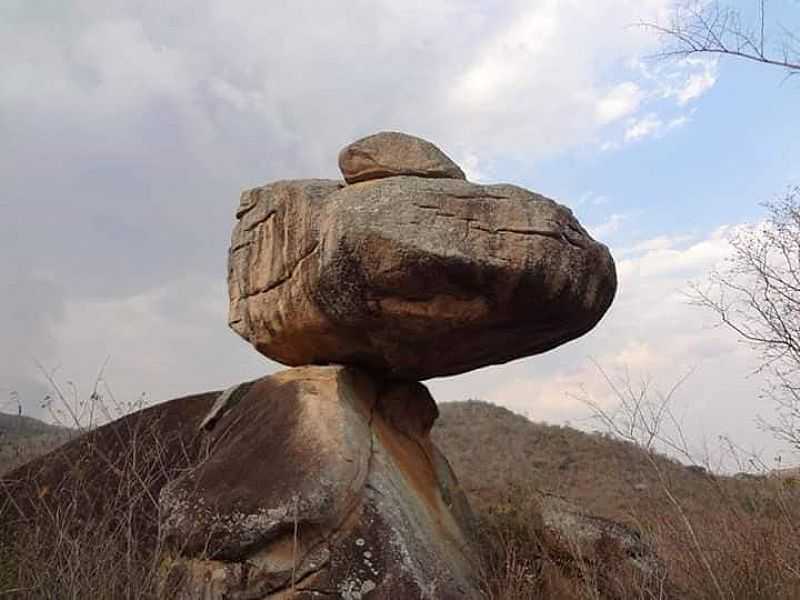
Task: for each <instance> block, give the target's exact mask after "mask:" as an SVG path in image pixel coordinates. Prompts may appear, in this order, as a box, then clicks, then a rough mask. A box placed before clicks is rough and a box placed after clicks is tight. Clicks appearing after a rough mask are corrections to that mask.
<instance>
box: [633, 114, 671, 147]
mask: <svg viewBox="0 0 800 600" xmlns="http://www.w3.org/2000/svg"><path fill="white" fill-rule="evenodd" d="M663 125H664V124H663V123H662V122H661V120H660V119H659V118H658V117H656V115H654V114H649V115H645V116H644V117H642V118H641V119H635V120H633V121H632V122H631V124H630V125H629V126H628V128H627V129H626V130H625V141H626V142H635V141H638V140H641V139H642V138H646V137H649V136H651V135H654V134H655V133H656V132H658V131H660V130H661V128H662V127H663Z"/></svg>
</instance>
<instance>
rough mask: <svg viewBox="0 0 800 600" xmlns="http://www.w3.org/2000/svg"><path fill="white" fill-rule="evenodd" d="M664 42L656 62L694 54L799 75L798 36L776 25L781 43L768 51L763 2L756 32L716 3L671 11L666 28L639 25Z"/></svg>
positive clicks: (693, 4)
mask: <svg viewBox="0 0 800 600" xmlns="http://www.w3.org/2000/svg"><path fill="white" fill-rule="evenodd" d="M640 25H641V26H642V27H644V28H645V29H649V30H651V31H654V32H656V33H657V34H658V35H659V36H661V37H662V38H663V39H664V41H665V44H666V46H665V48H664V50H662V51H661V52H659V53H658V54H656V57H658V58H669V57H676V56H677V57H687V56H692V55H694V54H715V55H724V56H732V57H736V58H741V59H745V60H749V61H754V62H758V63H761V64H765V65H771V66H777V67H782V68H784V69H786V71H787V74H788V75H789V76H791V75H796V74H797V73H800V52H799V51H798V34H797V33H796V32H793V31H791V30H789V29H788V28H786V27H784V26H782V25H780V24H779V25H778V26H777V27H778V28H779V29H780V30H781V32H782V38H783V41H782V43H781V44H780V47H779V49H777V50H772V51H771V50H770V48H769V45H768V42H767V38H768V27H769V25H768V19H767V0H759V4H758V23H757V28H758V31H757V32H753V31H751V30H750V29H749V28H748V27H746V26H745V25H743V24H742V19H741V16H740V13H739V12H738V11H736V10H734V9H732V8H729V7H727V6H724V5H722V4H720V3H719V2H711V3H707V2H699V1H697V0H693V1H691V2H688V3H686V4H682V5H679V6H678V7H677V8H675V10H674V12H673V14H672V17H671V19H670V22H669V24H666V25H665V24H660V23H653V22H647V21H645V22H642V23H640Z"/></svg>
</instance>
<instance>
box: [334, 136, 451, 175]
mask: <svg viewBox="0 0 800 600" xmlns="http://www.w3.org/2000/svg"><path fill="white" fill-rule="evenodd" d="M339 169H341V171H342V175H344V179H345V181H347V183H357V182H359V181H368V180H370V179H381V178H384V177H393V176H396V175H414V176H417V177H433V178H438V177H444V178H447V179H466V177H464V172H463V171H462V170H461V169H460V168H459V166H458V165H457V164H456V163H454V162H453V161H452V160H450V159H449V158H448V157H447V155H445V153H444V152H442V151H441V150H439V148H437V147H436V146H434V145H433V144H431V143H430V142H428V141H426V140H423V139H421V138H418V137H414V136H412V135H407V134H405V133H398V132H395V131H384V132H381V133H376V134H375V135H371V136H369V137H365V138H363V139H360V140H358V141H356V142H353V143H352V144H350V145H349V146H346V147H345V148H344V149H343V150H342V151H341V152H340V153H339Z"/></svg>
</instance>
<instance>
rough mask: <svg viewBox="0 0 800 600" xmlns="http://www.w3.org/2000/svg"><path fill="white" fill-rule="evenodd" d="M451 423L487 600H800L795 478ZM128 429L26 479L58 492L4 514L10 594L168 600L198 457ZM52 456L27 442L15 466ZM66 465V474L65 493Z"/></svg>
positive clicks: (481, 422) (158, 432)
mask: <svg viewBox="0 0 800 600" xmlns="http://www.w3.org/2000/svg"><path fill="white" fill-rule="evenodd" d="M184 410H185V409H184ZM201 412H202V410H200V409H198V413H201ZM441 412H442V416H441V419H440V422H439V424H438V425H437V426H436V428H435V431H434V438H435V440H436V442H437V444H438V445H439V446H440V447H441V448H442V450H443V451H444V452H445V454H446V455H447V456H448V458H449V459H450V461H451V463H452V464H453V467H454V469H455V471H456V473H457V474H458V475H459V477H460V479H461V481H462V483H463V485H464V487H465V489H466V490H467V493H468V495H469V497H470V500H471V501H472V503H473V505H474V507H475V508H476V512H477V514H478V519H479V521H480V539H481V549H482V553H483V557H484V566H483V571H482V573H481V581H482V588H483V591H484V594H485V596H486V598H487V599H492V600H522V599H548V600H584V599H585V600H627V599H629V598H631V599H642V600H654V599H668V598H682V599H683V598H687V599H690V600H694V599H697V600H705V599H709V600H711V599H714V600H722V599H726V600H760V599H765V600H766V599H770V600H784V599H785V600H789V599H796V598H799V597H800V536H799V535H798V531H797V528H798V525H800V502H798V500H800V493H798V486H797V485H796V484H795V480H794V479H791V478H789V479H783V480H779V479H767V478H750V479H737V478H730V477H720V476H713V475H710V474H708V473H705V472H703V471H702V470H701V469H697V468H687V467H685V466H683V465H681V464H679V463H678V462H676V461H673V460H670V459H667V458H664V457H661V456H658V455H654V454H653V453H652V452H648V451H646V450H644V449H642V448H640V447H637V446H636V445H635V444H632V443H629V442H621V441H619V440H615V439H612V438H610V437H609V436H603V435H593V434H586V433H582V432H579V431H576V430H573V429H570V428H566V427H554V426H548V425H543V424H536V423H532V422H530V421H529V420H527V419H525V418H523V417H520V416H518V415H514V414H513V413H510V412H508V411H506V410H505V409H502V408H498V407H494V406H491V405H487V404H483V403H476V402H468V403H459V404H455V405H443V406H442V407H441ZM143 414H144V415H145V417H146V414H147V412H146V411H145V413H143ZM124 423H125V426H124V427H125V428H124V429H120V428H119V427H117V428H116V429H114V428H108V427H105V428H101V429H100V430H97V432H96V433H97V434H100V433H101V432H102V435H101V436H100V437H98V436H97V435H94V437H93V435H88V436H86V437H85V438H83V440H84V442H83V443H82V444H77V445H76V444H74V443H73V444H70V445H68V446H66V447H65V448H66V450H65V449H59V450H56V451H55V452H53V453H51V454H50V455H48V456H47V457H46V460H40V461H39V462H38V463H36V462H35V463H33V464H34V465H35V469H33V470H31V469H28V470H25V469H23V470H22V472H25V473H26V477H29V479H30V481H33V480H34V479H36V478H35V477H33V475H36V474H38V475H39V479H38V481H39V482H44V481H47V482H49V483H48V484H46V485H44V486H41V487H39V488H37V490H38V493H37V494H33V495H32V496H30V497H29V498H30V502H29V503H28V504H27V505H26V506H13V505H12V503H10V502H9V498H10V497H12V495H11V494H9V493H6V494H4V497H5V499H4V500H2V499H0V511H2V512H4V513H5V514H6V517H7V515H8V514H9V512H8V511H15V513H14V514H15V515H16V518H15V521H16V524H17V525H19V524H20V523H26V524H27V526H26V527H24V528H22V529H18V530H17V531H22V534H21V535H15V536H14V537H11V536H9V535H3V537H0V540H2V543H0V596H2V597H6V596H7V597H13V598H31V599H40V598H41V599H44V598H47V599H50V598H52V599H56V598H59V599H61V598H75V599H77V598H109V599H116V598H125V599H133V598H137V599H139V598H156V597H157V592H158V590H157V582H158V580H159V573H160V571H159V569H160V568H161V567H162V565H159V564H158V562H157V557H158V555H159V551H160V548H161V542H162V540H161V539H160V537H159V533H158V506H157V498H158V493H157V491H158V489H160V486H161V485H163V484H164V482H166V481H168V480H169V479H170V478H172V477H174V476H176V474H177V473H179V472H180V471H181V469H183V468H185V467H187V466H188V465H189V464H191V463H192V461H194V460H197V459H198V456H199V454H198V453H199V452H200V449H198V448H196V447H194V446H192V445H191V444H188V445H187V443H186V441H187V439H188V440H191V436H188V437H187V434H186V431H189V430H191V427H193V426H187V427H188V428H187V427H184V429H183V430H182V431H183V433H180V432H178V433H174V435H173V436H172V437H170V432H174V431H175V430H176V429H177V428H179V427H178V426H177V425H176V424H175V423H170V422H164V423H157V424H154V423H153V422H152V421H148V420H147V419H146V418H140V419H130V420H126V421H124ZM180 427H183V425H181V426H180ZM115 439H116V440H117V441H116V442H114V440H115ZM101 447H102V449H103V450H102V452H101V451H100V448H101ZM44 448H46V445H42V446H27V447H26V449H25V450H24V451H20V453H18V454H17V457H18V459H20V460H21V459H22V458H25V457H24V456H23V455H22V454H21V452H32V453H35V452H36V451H37V450H42V449H44ZM98 453H100V454H98ZM98 458H99V459H100V460H102V461H104V464H105V465H106V471H107V476H104V477H102V478H100V479H98V478H97V477H95V476H93V474H91V473H86V472H85V469H84V468H83V466H82V465H85V464H87V461H88V460H91V461H93V462H95V461H97V460H98ZM56 464H58V465H60V466H59V468H63V470H64V473H63V477H62V478H61V479H59V480H58V481H57V482H56V484H55V485H53V484H52V482H53V481H54V480H53V479H52V475H53V472H55V471H57V470H58V469H55V467H52V465H56ZM48 465H50V466H49V467H48ZM474 465H480V466H481V467H480V469H474V468H473V467H474ZM48 469H49V470H48ZM20 472H21V471H20V470H17V471H15V473H20ZM68 480H69V481H73V482H77V483H76V484H74V485H67V484H66V483H65V482H66V481H68ZM17 483H19V482H17ZM9 485H14V482H13V481H12V482H9V481H8V480H6V481H5V482H4V486H5V491H6V492H9V491H10V490H9V489H8V486H9ZM98 486H100V487H101V488H102V490H103V493H100V492H99V491H98ZM540 490H541V491H547V492H555V493H557V494H560V495H562V496H566V497H569V498H571V499H572V500H574V501H575V503H576V504H577V505H580V506H582V507H585V508H586V510H587V512H589V513H594V514H597V515H600V516H603V517H607V518H610V519H613V520H615V521H618V522H621V523H624V524H626V525H627V526H628V527H630V528H632V529H635V530H636V531H638V532H639V533H640V535H641V538H642V540H643V541H644V543H645V544H647V545H648V546H649V547H650V548H652V550H653V551H654V553H655V554H656V555H657V556H658V557H659V558H660V561H661V562H660V565H661V567H663V569H662V568H659V569H654V570H650V571H647V570H642V569H638V568H635V565H633V563H632V561H631V556H630V553H629V552H626V550H625V548H624V547H622V546H621V545H620V544H619V543H618V542H617V541H616V540H615V538H614V537H613V536H601V538H600V539H598V540H596V541H595V542H593V543H592V544H589V545H585V544H583V545H581V544H578V543H575V540H573V539H571V538H570V537H569V536H565V535H564V533H563V531H559V530H558V529H557V528H554V527H553V526H551V525H548V524H547V523H546V522H545V520H544V519H543V517H542V514H543V510H542V508H543V507H542V505H541V503H540V497H541V496H540V495H539V494H538V491H540ZM2 493H3V492H2V491H1V490H0V494H2ZM98 498H100V501H98ZM3 521H4V522H7V521H8V519H7V518H3V519H0V522H3ZM11 590H17V591H16V592H12V591H11Z"/></svg>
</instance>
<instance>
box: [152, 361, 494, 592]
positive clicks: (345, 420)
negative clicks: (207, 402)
mask: <svg viewBox="0 0 800 600" xmlns="http://www.w3.org/2000/svg"><path fill="white" fill-rule="evenodd" d="M237 394H238V395H239V396H240V398H239V399H238V401H236V402H235V403H233V402H231V404H232V405H231V406H224V404H223V405H222V406H217V407H216V408H215V409H212V413H211V414H212V416H213V419H211V420H207V424H206V427H207V428H208V429H209V431H207V432H206V433H205V434H204V435H207V436H208V443H209V453H208V456H207V458H205V459H204V460H203V461H202V462H201V463H200V464H199V465H198V466H197V467H196V468H194V469H192V470H190V471H188V472H187V473H186V474H184V475H183V476H181V477H179V478H178V479H177V480H175V481H173V482H172V483H170V484H168V485H167V486H166V487H165V488H163V489H162V491H161V496H160V504H161V513H162V531H163V532H164V534H165V535H166V547H167V548H168V550H167V553H166V556H165V565H167V567H166V570H167V571H168V575H167V576H166V578H165V580H164V590H163V597H165V598H175V599H180V600H194V599H197V598H203V599H204V600H223V599H230V600H235V599H240V600H243V599H245V598H258V599H267V598H269V599H272V598H309V599H310V598H345V599H353V600H355V599H358V598H437V599H450V598H452V599H454V600H455V599H461V598H478V597H479V595H478V594H477V590H476V588H475V584H474V581H473V574H474V570H475V567H476V566H477V558H476V556H475V554H474V552H475V548H474V547H472V546H471V545H470V542H471V539H470V536H471V526H472V523H471V515H470V512H469V507H468V505H467V503H466V500H465V497H464V495H463V493H462V492H461V490H460V488H459V487H458V484H457V483H456V480H455V477H454V476H453V473H452V471H451V470H450V467H449V465H448V463H447V461H446V460H445V458H444V457H443V456H442V455H441V453H440V452H439V451H438V450H437V449H436V448H435V447H434V445H433V444H432V443H431V441H430V438H429V436H428V434H429V431H430V428H431V426H432V425H433V422H434V420H435V418H436V416H437V414H438V413H437V409H436V404H435V403H434V402H433V399H432V398H431V397H430V394H428V391H427V390H426V389H425V387H424V386H422V385H421V384H418V383H390V382H385V381H383V380H380V379H376V378H375V377H372V376H370V375H368V374H366V373H364V372H362V371H359V370H357V369H353V368H348V367H299V368H295V369H290V370H288V371H283V372H281V373H278V374H277V375H273V376H270V377H266V378H264V379H261V380H259V381H256V382H253V383H252V384H246V385H245V387H244V389H242V390H239V391H238V392H237ZM237 394H229V395H228V396H227V397H228V398H230V399H234V398H236V395H237Z"/></svg>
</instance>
